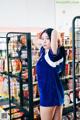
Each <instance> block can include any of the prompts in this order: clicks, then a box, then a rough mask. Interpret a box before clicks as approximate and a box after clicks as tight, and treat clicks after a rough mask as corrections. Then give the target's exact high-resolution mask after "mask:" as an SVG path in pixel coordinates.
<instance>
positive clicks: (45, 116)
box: [40, 106, 57, 120]
mask: <svg viewBox="0 0 80 120" xmlns="http://www.w3.org/2000/svg"><path fill="white" fill-rule="evenodd" d="M55 110H56V106H55V107H43V106H40V115H41V120H52V117H53V114H54V113H55ZM56 120H57V119H56Z"/></svg>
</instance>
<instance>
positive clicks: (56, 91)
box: [36, 28, 65, 120]
mask: <svg viewBox="0 0 80 120" xmlns="http://www.w3.org/2000/svg"><path fill="white" fill-rule="evenodd" d="M40 39H42V47H41V49H40V58H39V60H38V62H37V64H36V72H37V79H38V87H39V93H40V114H41V120H62V109H63V103H64V90H63V87H62V83H61V81H60V74H61V73H62V72H63V71H64V67H65V51H64V47H62V46H61V47H58V35H57V31H56V30H54V29H52V28H48V29H45V30H44V31H43V32H42V33H41V35H40Z"/></svg>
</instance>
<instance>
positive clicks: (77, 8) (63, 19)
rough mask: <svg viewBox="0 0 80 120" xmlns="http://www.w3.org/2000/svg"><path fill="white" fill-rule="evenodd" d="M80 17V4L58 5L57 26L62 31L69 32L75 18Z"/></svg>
mask: <svg viewBox="0 0 80 120" xmlns="http://www.w3.org/2000/svg"><path fill="white" fill-rule="evenodd" d="M77 15H79V16H80V3H79V4H75V3H73V4H69V3H66V4H64V3H63V4H56V26H57V28H58V29H59V30H60V31H65V33H68V32H69V29H70V28H71V27H72V20H73V18H74V17H75V16H77Z"/></svg>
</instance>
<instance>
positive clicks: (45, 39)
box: [41, 32, 51, 49]
mask: <svg viewBox="0 0 80 120" xmlns="http://www.w3.org/2000/svg"><path fill="white" fill-rule="evenodd" d="M41 39H42V45H43V47H44V48H45V49H50V47H51V42H50V39H49V37H48V35H47V33H46V32H44V33H43V34H42V36H41Z"/></svg>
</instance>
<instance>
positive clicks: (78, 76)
mask: <svg viewBox="0 0 80 120" xmlns="http://www.w3.org/2000/svg"><path fill="white" fill-rule="evenodd" d="M72 43H73V46H72V48H73V111H74V120H77V119H80V16H76V17H75V18H74V19H73V21H72Z"/></svg>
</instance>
